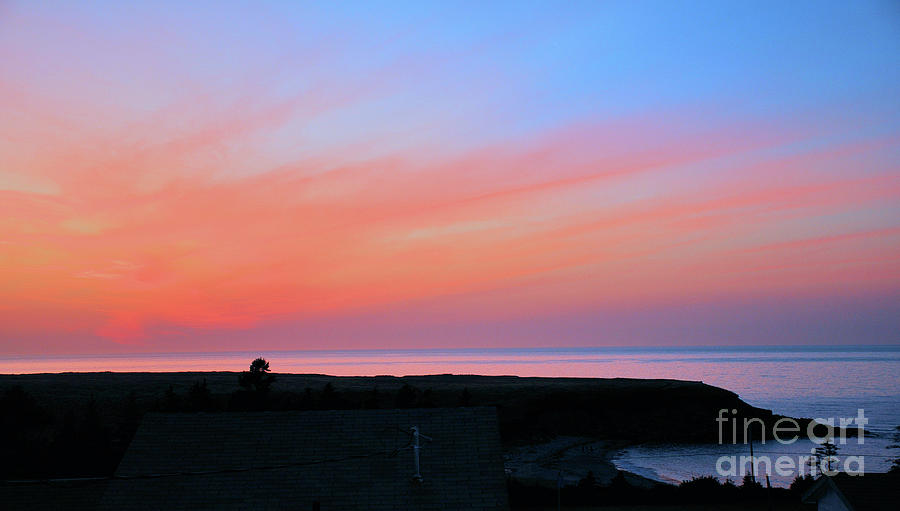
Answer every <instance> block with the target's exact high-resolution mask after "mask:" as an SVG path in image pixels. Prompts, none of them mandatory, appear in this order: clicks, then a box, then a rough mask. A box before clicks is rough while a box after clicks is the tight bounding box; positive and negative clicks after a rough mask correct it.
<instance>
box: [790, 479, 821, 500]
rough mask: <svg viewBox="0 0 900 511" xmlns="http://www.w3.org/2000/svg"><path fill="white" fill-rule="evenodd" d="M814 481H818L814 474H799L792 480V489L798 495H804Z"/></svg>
mask: <svg viewBox="0 0 900 511" xmlns="http://www.w3.org/2000/svg"><path fill="white" fill-rule="evenodd" d="M814 482H816V478H815V477H813V476H812V475H810V474H806V475H805V476H801V475H799V474H798V475H797V477H795V478H794V480H793V481H792V482H791V491H792V492H794V493H796V494H797V495H803V494H804V493H805V492H806V490H808V489H809V487H810V486H812V485H813V483H814Z"/></svg>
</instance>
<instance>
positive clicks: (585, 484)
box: [578, 470, 597, 488]
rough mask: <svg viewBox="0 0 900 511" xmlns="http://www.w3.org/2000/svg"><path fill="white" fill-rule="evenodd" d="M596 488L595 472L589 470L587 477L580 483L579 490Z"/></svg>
mask: <svg viewBox="0 0 900 511" xmlns="http://www.w3.org/2000/svg"><path fill="white" fill-rule="evenodd" d="M595 486H597V479H596V478H595V477H594V471H593V470H588V473H587V475H586V476H584V477H583V478H581V480H580V481H578V487H579V488H593V487H595Z"/></svg>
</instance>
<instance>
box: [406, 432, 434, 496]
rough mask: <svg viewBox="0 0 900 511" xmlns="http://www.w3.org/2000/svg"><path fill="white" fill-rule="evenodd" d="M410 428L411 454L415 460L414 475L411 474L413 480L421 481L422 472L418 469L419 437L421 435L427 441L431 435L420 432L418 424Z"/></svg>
mask: <svg viewBox="0 0 900 511" xmlns="http://www.w3.org/2000/svg"><path fill="white" fill-rule="evenodd" d="M410 430H411V431H412V436H413V456H414V457H415V462H416V475H414V476H413V481H416V482H417V483H421V482H422V474H421V473H420V471H419V448H420V447H419V437H422V438H424V439H425V440H428V441H431V437H429V436H425V435H422V434H420V433H419V427H418V426H413V427H412V428H410Z"/></svg>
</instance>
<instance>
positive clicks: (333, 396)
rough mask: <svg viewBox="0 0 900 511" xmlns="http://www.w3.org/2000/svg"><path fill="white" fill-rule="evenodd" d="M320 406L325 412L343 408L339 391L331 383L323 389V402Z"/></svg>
mask: <svg viewBox="0 0 900 511" xmlns="http://www.w3.org/2000/svg"><path fill="white" fill-rule="evenodd" d="M319 404H320V406H321V407H322V409H324V410H334V409H337V408H340V407H341V396H340V395H338V391H337V390H335V388H334V385H332V384H331V382H328V383H326V384H325V386H324V387H322V400H321V401H320V403H319Z"/></svg>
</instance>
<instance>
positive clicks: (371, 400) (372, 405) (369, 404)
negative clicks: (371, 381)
mask: <svg viewBox="0 0 900 511" xmlns="http://www.w3.org/2000/svg"><path fill="white" fill-rule="evenodd" d="M378 398H379V396H378V386H377V385H376V386H374V387H372V390H371V391H370V392H369V393H368V394H367V395H366V397H365V400H364V401H363V408H366V409H369V410H375V409H377V408H379V407H380V406H381V405H380V404H379V399H378Z"/></svg>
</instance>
